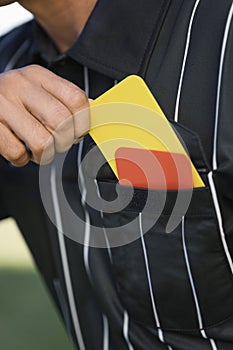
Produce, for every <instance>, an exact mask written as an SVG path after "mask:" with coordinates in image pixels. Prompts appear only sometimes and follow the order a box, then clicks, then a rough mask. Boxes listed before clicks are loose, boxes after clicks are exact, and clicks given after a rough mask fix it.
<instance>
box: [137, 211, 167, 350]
mask: <svg viewBox="0 0 233 350" xmlns="http://www.w3.org/2000/svg"><path fill="white" fill-rule="evenodd" d="M138 218H139V230H140V236H141V242H142V249H143V255H144V260H145V265H146V273H147V281H148V286H149V292H150V298H151V305H152V309H153V314H154V319H155V325H156V327H157V329H158V337H159V340H160V341H161V342H162V343H164V344H166V343H165V340H164V334H163V330H162V328H161V325H160V321H159V315H158V311H157V308H156V303H155V298H154V291H153V286H152V281H151V275H150V267H149V260H148V256H147V250H146V244H145V240H144V233H143V225H142V213H139V217H138ZM168 350H172V348H171V346H168Z"/></svg>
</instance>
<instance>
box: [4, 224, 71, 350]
mask: <svg viewBox="0 0 233 350" xmlns="http://www.w3.org/2000/svg"><path fill="white" fill-rule="evenodd" d="M0 349H4V350H16V349H17V350H42V349H43V350H51V349H56V350H73V347H72V345H71V343H70V341H69V339H68V337H67V335H66V333H65V330H64V327H63V324H62V322H61V320H60V318H59V317H58V315H57V313H56V310H55V308H54V306H53V304H52V302H51V300H50V299H49V297H48V295H47V293H46V289H45V288H44V286H43V284H42V282H41V280H40V278H39V276H38V274H37V272H36V270H35V268H34V266H33V263H32V260H31V256H30V254H29V252H28V250H27V248H26V246H25V243H24V241H23V239H22V238H21V236H20V233H19V231H18V229H17V226H16V225H15V223H14V221H13V220H11V219H7V220H4V221H2V222H0Z"/></svg>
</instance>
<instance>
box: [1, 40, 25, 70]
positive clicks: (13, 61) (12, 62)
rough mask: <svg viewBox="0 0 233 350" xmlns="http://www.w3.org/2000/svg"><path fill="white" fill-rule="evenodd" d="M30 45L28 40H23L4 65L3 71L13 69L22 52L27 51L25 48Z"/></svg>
mask: <svg viewBox="0 0 233 350" xmlns="http://www.w3.org/2000/svg"><path fill="white" fill-rule="evenodd" d="M29 46H30V40H25V41H24V42H23V43H22V45H20V47H19V48H18V50H17V51H16V52H15V53H14V55H13V56H12V57H11V59H10V61H9V62H8V63H7V65H6V66H5V68H4V70H3V72H4V73H5V72H8V71H9V70H11V69H13V68H14V67H15V65H16V64H17V62H18V61H19V59H20V58H21V57H22V56H23V54H24V53H25V52H26V51H27V49H28V48H29Z"/></svg>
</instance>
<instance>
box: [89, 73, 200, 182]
mask: <svg viewBox="0 0 233 350" xmlns="http://www.w3.org/2000/svg"><path fill="white" fill-rule="evenodd" d="M90 135H91V137H92V138H93V139H94V141H95V142H96V144H97V146H98V147H99V148H100V150H101V152H102V153H103V155H104V157H105V159H106V160H107V161H108V163H109V165H110V166H111V168H112V170H113V172H114V173H115V175H116V176H117V178H118V173H117V167H116V161H115V152H116V150H117V149H118V148H119V147H135V148H144V149H149V150H157V151H165V152H171V153H180V154H185V155H187V153H186V151H185V149H184V148H183V146H182V144H181V143H180V140H179V139H178V137H177V135H176V133H175V132H174V130H173V128H172V127H171V125H170V123H169V122H168V120H167V118H166V116H165V115H164V113H163V111H162V109H161V108H160V106H159V104H158V103H157V101H156V100H155V98H154V96H153V95H152V93H151V92H150V90H149V89H148V87H147V86H146V84H145V83H144V81H143V80H142V79H141V78H140V77H138V76H134V75H132V76H129V77H127V78H126V79H124V80H123V81H122V82H120V83H119V84H117V85H116V86H114V87H113V88H112V89H110V90H109V91H107V92H106V93H104V94H103V95H102V96H100V97H99V98H97V99H96V100H95V101H93V102H91V130H90ZM192 173H193V183H194V187H204V183H203V181H202V179H201V177H200V175H199V174H198V172H197V170H196V169H195V167H194V166H193V164H192Z"/></svg>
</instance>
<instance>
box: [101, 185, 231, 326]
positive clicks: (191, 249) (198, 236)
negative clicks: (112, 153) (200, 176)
mask: <svg viewBox="0 0 233 350" xmlns="http://www.w3.org/2000/svg"><path fill="white" fill-rule="evenodd" d="M99 186H100V189H101V192H102V194H103V193H105V194H106V193H107V192H108V193H110V191H113V188H112V189H111V187H112V186H113V184H109V183H104V182H102V183H99ZM125 191H127V189H125ZM135 191H136V192H137V194H136V196H137V199H138V200H140V196H141V197H143V198H144V195H143V193H144V191H145V190H144V189H135ZM153 192H154V193H153V195H154V198H155V199H154V209H153V210H151V212H150V213H147V214H146V215H143V212H142V214H140V213H141V211H140V210H138V208H133V207H132V206H131V207H129V208H128V209H126V210H123V211H121V213H114V214H109V213H108V214H105V215H104V217H103V220H104V226H105V227H106V231H107V232H108V228H109V227H112V226H114V227H116V226H117V225H119V223H121V225H120V226H119V228H118V230H119V235H120V234H121V235H122V231H123V232H124V234H125V235H127V234H132V233H131V232H125V229H124V225H125V224H127V223H128V222H132V221H133V220H135V219H136V218H137V220H135V224H134V225H133V226H131V230H132V229H133V230H135V232H134V233H135V235H137V234H138V236H139V238H138V239H136V240H135V241H133V242H131V243H129V244H126V245H122V246H119V247H115V248H112V257H113V274H114V276H115V280H116V284H117V288H118V291H119V295H120V297H121V300H122V303H123V304H124V306H125V308H126V309H127V310H128V311H129V313H130V315H131V317H133V318H134V319H135V320H136V321H137V322H140V323H143V324H144V325H147V326H150V327H155V326H161V327H162V328H163V329H169V330H194V329H200V328H203V329H204V328H208V327H211V326H213V325H216V324H218V323H220V322H222V321H223V320H225V319H227V318H228V317H230V316H232V315H233V284H232V283H233V280H232V274H231V270H230V268H229V264H228V261H227V258H226V254H225V251H224V248H223V244H222V240H221V234H220V231H219V227H218V223H217V218H216V215H215V211H214V207H213V203H212V199H211V197H210V190H209V188H208V187H205V188H200V189H194V190H193V195H192V199H191V203H190V205H189V208H188V210H187V212H186V213H185V215H182V214H181V215H180V217H179V213H176V215H177V216H178V219H179V221H180V223H179V225H178V226H177V227H176V228H175V229H174V230H173V231H172V232H171V233H166V226H167V223H168V220H169V218H170V215H171V210H172V208H171V206H170V203H174V201H175V198H176V195H177V193H176V192H175V191H168V192H167V200H166V204H165V207H164V210H163V212H162V214H161V215H160V216H159V219H158V220H157V221H156V222H155V224H154V225H153V226H152V227H151V229H150V230H149V231H148V232H146V233H144V230H143V227H144V224H145V223H147V222H149V221H151V220H153V217H154V215H155V212H156V198H157V197H160V195H161V193H160V191H153ZM103 195H104V194H103ZM143 198H142V201H143ZM158 203H159V201H158ZM136 231H137V233H136ZM115 234H117V231H115Z"/></svg>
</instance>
